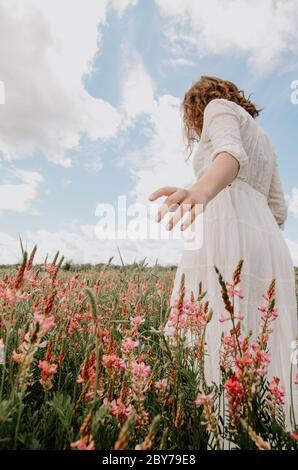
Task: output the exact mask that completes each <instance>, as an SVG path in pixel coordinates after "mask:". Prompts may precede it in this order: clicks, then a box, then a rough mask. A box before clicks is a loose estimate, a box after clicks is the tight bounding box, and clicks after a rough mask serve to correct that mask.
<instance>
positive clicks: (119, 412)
mask: <svg viewBox="0 0 298 470" xmlns="http://www.w3.org/2000/svg"><path fill="white" fill-rule="evenodd" d="M111 407H112V411H111V413H112V415H114V416H118V417H121V418H127V417H128V416H129V415H130V413H131V406H125V405H124V403H122V401H121V400H119V398H118V400H117V401H116V400H113V401H112V403H111Z"/></svg>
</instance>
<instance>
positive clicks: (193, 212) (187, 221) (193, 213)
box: [181, 204, 203, 230]
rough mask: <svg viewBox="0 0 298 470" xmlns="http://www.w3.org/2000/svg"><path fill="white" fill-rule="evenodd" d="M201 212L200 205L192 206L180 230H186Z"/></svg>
mask: <svg viewBox="0 0 298 470" xmlns="http://www.w3.org/2000/svg"><path fill="white" fill-rule="evenodd" d="M202 211H203V209H202V204H194V205H193V206H192V208H191V210H190V211H189V215H188V217H187V218H186V219H185V220H184V222H183V224H182V225H181V230H186V229H187V228H188V227H189V226H190V225H191V224H192V223H193V221H194V220H195V218H196V217H197V215H198V214H200V213H201V212H202Z"/></svg>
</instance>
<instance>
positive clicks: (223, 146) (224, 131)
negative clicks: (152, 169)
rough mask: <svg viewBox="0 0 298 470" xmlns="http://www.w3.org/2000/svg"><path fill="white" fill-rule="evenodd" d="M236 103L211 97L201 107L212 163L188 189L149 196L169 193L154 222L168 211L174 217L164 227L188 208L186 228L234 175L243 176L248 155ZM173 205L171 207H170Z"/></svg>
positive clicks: (162, 189)
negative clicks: (210, 99)
mask: <svg viewBox="0 0 298 470" xmlns="http://www.w3.org/2000/svg"><path fill="white" fill-rule="evenodd" d="M235 106H236V105H235V103H232V102H230V101H228V100H224V99H214V100H212V101H210V102H209V103H208V105H207V106H206V108H205V110H204V131H205V133H206V136H207V138H208V139H209V140H210V142H211V145H212V152H211V155H210V160H211V164H210V165H209V167H208V169H207V170H206V172H205V173H204V174H203V175H202V176H201V177H200V178H199V180H198V181H197V182H196V183H195V184H194V185H193V186H192V187H191V188H190V189H188V190H187V189H184V188H172V187H165V188H160V189H158V190H157V191H155V192H154V193H152V194H151V196H149V200H150V201H154V200H155V199H157V198H159V197H161V196H168V197H167V199H166V200H165V201H164V203H163V205H162V206H161V207H160V209H159V210H158V213H157V218H156V220H157V222H160V220H161V219H162V218H163V217H164V215H165V214H166V213H167V212H168V211H169V210H171V211H173V210H174V209H175V208H176V206H177V204H178V205H179V207H178V208H177V209H176V212H175V213H174V215H173V217H172V218H171V219H170V220H169V223H168V225H167V228H168V229H169V230H171V229H172V228H173V227H174V225H176V224H177V222H178V221H179V220H180V219H181V218H182V217H183V215H184V214H185V213H186V212H187V211H190V216H189V217H188V219H187V220H186V221H185V223H183V226H182V229H185V228H187V227H188V226H189V225H190V224H191V223H192V222H193V220H194V219H195V217H196V215H197V213H198V212H200V211H201V210H200V209H201V208H202V206H201V205H203V209H204V207H205V206H206V205H207V204H208V202H209V201H211V199H213V198H214V197H215V196H216V195H217V194H218V193H219V192H220V191H221V190H222V189H223V188H225V187H226V186H227V185H228V184H230V183H231V182H232V181H233V180H234V178H236V176H239V177H240V178H244V179H245V175H246V168H247V163H248V156H247V155H246V152H245V150H244V148H243V145H242V138H241V132H240V116H239V114H238V112H237V107H235ZM173 207H174V209H173Z"/></svg>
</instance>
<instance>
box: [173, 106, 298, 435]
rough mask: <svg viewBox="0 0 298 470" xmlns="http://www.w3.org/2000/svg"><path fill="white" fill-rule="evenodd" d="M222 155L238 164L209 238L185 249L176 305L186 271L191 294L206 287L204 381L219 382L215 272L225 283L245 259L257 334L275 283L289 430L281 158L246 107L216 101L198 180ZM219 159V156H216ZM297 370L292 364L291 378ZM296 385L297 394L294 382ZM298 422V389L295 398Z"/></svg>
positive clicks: (291, 319)
mask: <svg viewBox="0 0 298 470" xmlns="http://www.w3.org/2000/svg"><path fill="white" fill-rule="evenodd" d="M222 151H227V152H229V153H231V154H232V155H233V156H234V157H235V158H237V160H238V161H239V164H240V169H239V173H238V175H237V177H236V179H235V180H234V181H233V182H232V184H231V185H229V186H227V187H226V188H225V189H224V190H222V191H221V192H220V193H219V194H218V195H217V196H216V197H215V198H214V199H213V200H212V201H211V202H210V203H209V204H208V205H207V208H206V210H205V213H204V227H203V234H204V240H203V244H202V247H201V248H200V249H196V250H186V249H185V250H184V251H183V253H182V256H181V259H180V262H179V264H178V268H177V271H176V276H175V280H174V285H173V290H172V295H171V305H172V304H173V302H174V300H175V299H177V298H178V290H179V286H180V279H181V274H182V273H183V272H184V273H185V286H186V297H189V295H190V291H191V290H192V291H193V292H194V295H195V296H196V295H197V293H198V286H199V282H200V281H202V287H203V290H207V298H208V299H209V301H210V306H211V308H212V309H213V312H214V314H213V319H212V321H211V323H210V324H209V325H208V327H207V337H206V343H207V352H208V356H207V357H206V374H207V379H208V380H209V381H210V382H211V381H215V382H217V383H218V381H219V368H218V352H219V346H220V336H221V331H223V330H224V331H226V329H227V328H230V327H231V325H230V322H225V323H220V322H219V321H218V318H219V316H220V315H221V314H225V313H226V312H225V310H224V304H223V301H222V298H221V292H220V286H219V283H218V277H217V274H216V272H215V270H214V265H216V266H217V267H218V269H219V270H220V271H221V273H222V274H223V276H224V279H225V280H226V281H231V280H232V273H233V271H234V269H235V267H236V265H237V263H238V261H239V260H240V259H243V260H244V264H243V269H242V275H241V284H240V285H241V287H242V289H243V292H244V299H243V300H240V299H239V301H238V299H237V302H238V308H239V310H240V311H241V313H243V314H244V316H245V319H244V320H243V321H242V324H243V333H244V334H245V333H248V331H249V330H252V332H253V336H254V337H256V336H257V334H258V322H259V320H260V316H261V314H260V312H259V311H258V305H259V304H260V301H261V295H262V294H263V293H265V292H266V291H267V289H268V287H269V284H270V282H271V280H272V279H273V278H275V279H276V305H277V306H278V310H279V316H278V318H277V319H276V320H275V322H274V332H273V333H272V335H271V342H270V352H271V364H270V366H269V377H270V378H271V377H272V376H274V375H277V376H279V377H280V379H281V382H282V384H283V385H284V387H285V389H286V421H287V425H288V427H289V413H288V409H289V404H290V365H291V361H290V358H291V353H292V352H293V349H291V347H293V343H292V342H293V341H295V338H296V336H297V303H296V294H295V275H294V267H293V263H292V260H291V257H290V253H289V249H288V247H287V245H286V243H285V240H284V237H283V235H282V231H281V230H280V228H283V225H284V222H285V219H286V215H287V209H286V204H285V201H284V195H283V190H282V187H281V183H280V179H279V175H278V167H277V159H276V154H275V152H274V149H273V147H272V144H271V142H270V140H269V138H268V137H267V135H266V133H265V131H264V130H263V129H262V128H261V127H260V126H259V125H258V124H257V123H256V121H255V120H254V119H253V118H252V117H251V116H250V114H249V113H248V112H246V111H245V110H244V109H243V108H242V107H241V106H239V105H237V104H236V103H234V102H231V101H227V100H225V99H214V100H212V101H211V102H210V103H209V104H208V105H207V106H206V108H205V112H204V126H203V131H202V136H201V140H200V142H199V144H198V147H197V149H196V151H195V154H194V159H193V169H194V173H195V175H196V177H199V176H200V175H201V174H202V173H203V172H204V171H205V170H206V168H207V167H208V166H209V165H210V164H211V162H212V159H213V158H214V157H215V156H216V155H217V154H218V153H219V152H222ZM219 158H220V157H219ZM296 373H297V366H294V374H296ZM293 388H294V389H295V388H296V389H297V385H294V386H293ZM294 400H295V407H296V420H297V417H298V416H297V415H298V413H297V411H298V410H297V407H298V405H297V403H298V402H297V392H296V395H295V397H294Z"/></svg>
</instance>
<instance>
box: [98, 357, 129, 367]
mask: <svg viewBox="0 0 298 470" xmlns="http://www.w3.org/2000/svg"><path fill="white" fill-rule="evenodd" d="M101 362H102V365H103V366H104V367H113V368H114V369H125V364H124V361H123V359H121V358H120V357H117V356H116V355H115V354H109V355H108V354H104V355H103V356H102V361H101Z"/></svg>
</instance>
